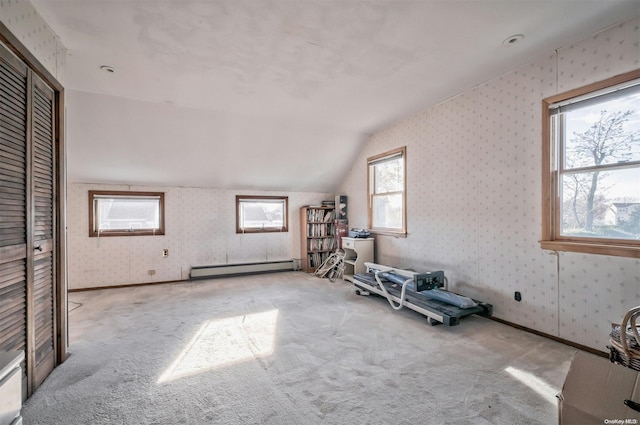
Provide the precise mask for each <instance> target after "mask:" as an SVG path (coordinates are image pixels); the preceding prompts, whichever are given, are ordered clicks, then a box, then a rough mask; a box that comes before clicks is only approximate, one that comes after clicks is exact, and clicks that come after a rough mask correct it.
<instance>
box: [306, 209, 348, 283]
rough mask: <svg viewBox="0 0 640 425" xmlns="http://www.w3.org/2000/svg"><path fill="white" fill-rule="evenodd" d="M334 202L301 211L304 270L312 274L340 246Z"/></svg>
mask: <svg viewBox="0 0 640 425" xmlns="http://www.w3.org/2000/svg"><path fill="white" fill-rule="evenodd" d="M334 204H335V203H334V202H324V201H323V205H322V206H306V207H302V209H301V213H302V214H301V216H300V218H301V225H302V226H301V233H302V235H301V236H302V244H301V250H302V269H303V270H305V271H307V272H310V271H313V270H315V269H316V268H317V267H318V266H320V265H321V264H322V263H323V262H324V261H325V260H326V259H327V258H328V257H329V255H331V253H332V252H334V251H335V250H336V249H337V248H338V245H339V241H338V238H337V237H336V210H335V208H334Z"/></svg>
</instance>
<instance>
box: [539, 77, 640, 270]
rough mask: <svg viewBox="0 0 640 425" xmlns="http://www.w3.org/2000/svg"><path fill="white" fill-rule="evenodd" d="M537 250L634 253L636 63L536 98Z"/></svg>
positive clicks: (638, 166)
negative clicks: (539, 145)
mask: <svg viewBox="0 0 640 425" xmlns="http://www.w3.org/2000/svg"><path fill="white" fill-rule="evenodd" d="M543 135H544V138H543V160H544V164H545V165H544V167H545V169H546V171H544V175H543V214H544V215H543V220H542V222H543V223H542V225H543V241H541V246H542V247H543V248H545V249H553V250H558V251H574V252H587V253H593V254H605V255H617V256H628V257H636V258H640V70H638V71H633V72H630V73H627V74H623V75H620V76H617V77H614V78H611V79H609V80H606V81H603V82H600V83H596V84H592V85H590V86H587V87H583V88H581V89H577V90H573V91H571V92H568V93H564V94H560V95H557V96H553V97H551V98H549V99H545V100H544V101H543Z"/></svg>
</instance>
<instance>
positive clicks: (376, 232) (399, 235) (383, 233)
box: [369, 230, 407, 238]
mask: <svg viewBox="0 0 640 425" xmlns="http://www.w3.org/2000/svg"><path fill="white" fill-rule="evenodd" d="M369 232H370V233H371V234H372V235H375V236H393V237H394V238H406V237H407V233H406V232H405V233H403V232H390V231H384V230H369Z"/></svg>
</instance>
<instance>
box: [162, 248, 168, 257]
mask: <svg viewBox="0 0 640 425" xmlns="http://www.w3.org/2000/svg"><path fill="white" fill-rule="evenodd" d="M162 256H163V257H168V256H169V250H168V249H166V248H165V249H163V250H162Z"/></svg>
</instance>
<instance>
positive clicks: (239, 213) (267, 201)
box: [236, 195, 289, 233]
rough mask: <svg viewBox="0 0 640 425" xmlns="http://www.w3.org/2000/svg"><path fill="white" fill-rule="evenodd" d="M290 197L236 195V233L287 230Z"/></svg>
mask: <svg viewBox="0 0 640 425" xmlns="http://www.w3.org/2000/svg"><path fill="white" fill-rule="evenodd" d="M288 205H289V198H288V197H286V196H240V195H237V196H236V233H263V232H287V231H288V228H289V214H288V211H289V207H288Z"/></svg>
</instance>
